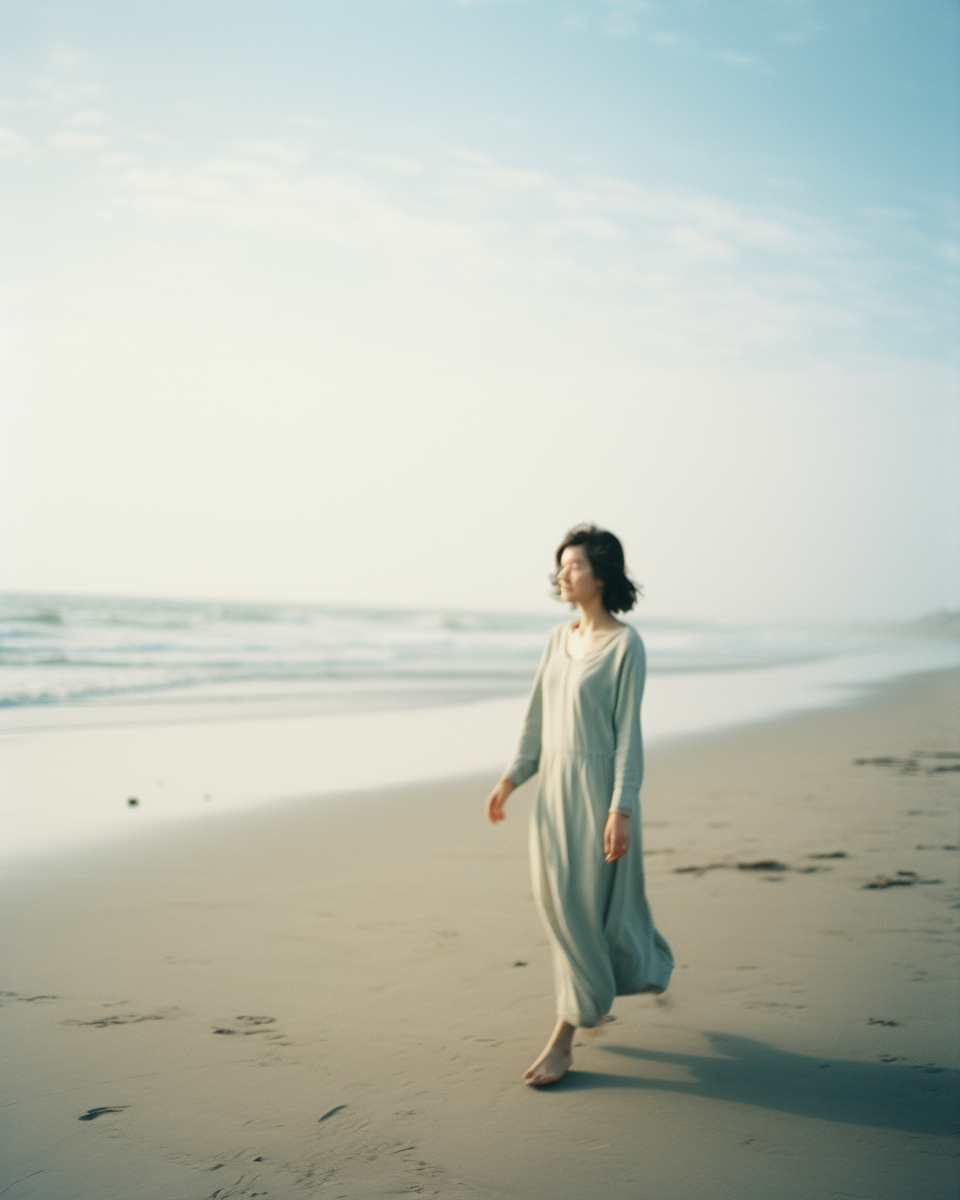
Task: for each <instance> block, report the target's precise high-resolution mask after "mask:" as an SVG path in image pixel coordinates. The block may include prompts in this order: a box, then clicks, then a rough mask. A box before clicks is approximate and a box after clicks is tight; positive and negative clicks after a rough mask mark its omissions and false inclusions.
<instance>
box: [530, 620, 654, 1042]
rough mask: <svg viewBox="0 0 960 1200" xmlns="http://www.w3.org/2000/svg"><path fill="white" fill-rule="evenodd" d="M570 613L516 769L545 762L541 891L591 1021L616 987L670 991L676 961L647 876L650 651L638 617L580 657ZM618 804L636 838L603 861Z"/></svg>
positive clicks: (534, 846)
mask: <svg viewBox="0 0 960 1200" xmlns="http://www.w3.org/2000/svg"><path fill="white" fill-rule="evenodd" d="M571 625H572V623H571V622H568V621H565V622H564V623H563V624H562V625H559V626H558V627H557V628H556V629H554V630H553V632H552V633H551V635H550V640H549V642H548V643H547V648H546V650H545V651H544V654H543V658H542V659H541V661H540V667H539V669H538V671H537V675H536V679H535V681H534V685H533V691H532V692H531V694H530V703H529V705H528V706H527V713H526V717H525V718H524V723H523V730H522V732H521V734H520V740H519V742H518V744H517V752H516V756H515V757H514V760H513V762H512V763H511V764H510V767H509V768H508V771H507V774H508V775H509V777H510V778H511V779H512V780H513V782H514V783H516V784H517V785H518V786H519V785H520V784H521V783H523V782H525V781H526V780H527V779H529V778H530V777H531V776H532V775H534V774H536V773H537V771H539V772H540V779H539V789H538V792H537V801H536V806H535V808H534V811H533V816H532V821H531V827H530V866H531V872H532V875H533V892H534V897H535V899H536V902H537V907H538V909H539V911H540V915H541V918H542V919H543V923H544V925H545V927H546V930H547V934H548V935H549V938H550V945H551V948H552V952H553V965H554V973H555V976H556V983H557V1013H558V1015H559V1016H560V1017H562V1018H563V1020H565V1021H569V1022H570V1024H571V1025H581V1026H590V1025H595V1024H596V1023H597V1021H598V1020H599V1019H600V1018H601V1017H603V1016H604V1015H605V1014H606V1013H608V1012H609V1011H610V1008H611V1006H612V1004H613V1000H614V997H615V996H629V995H634V994H635V993H637V992H662V991H663V990H664V989H665V988H666V986H667V984H668V982H669V980H670V973H671V971H672V970H673V956H672V955H671V953H670V947H669V946H668V945H667V943H666V941H664V939H663V937H662V936H661V935H660V934H659V933H658V932H657V930H656V929H655V928H654V925H653V919H652V918H651V915H650V908H649V906H648V904H647V899H646V896H645V894H644V886H643V845H642V838H641V830H640V783H641V780H642V778H643V744H642V741H641V737H640V701H641V699H642V696H643V682H644V674H645V655H644V649H643V642H642V641H641V640H640V635H639V634H638V633H637V632H636V630H635V629H633V628H632V627H631V626H629V625H626V626H624V627H623V629H621V630H618V631H617V632H616V633H614V634H612V635H611V636H610V638H609V639H608V640H607V641H606V642H604V644H603V645H602V646H600V647H599V648H598V649H596V650H594V651H592V652H591V653H589V654H587V655H585V656H584V657H583V658H580V659H575V658H572V657H571V656H570V654H569V653H568V650H567V634H568V631H569V630H570V629H571ZM611 809H625V810H627V811H628V812H629V813H630V849H629V850H628V851H627V853H626V854H625V855H624V856H623V858H621V859H618V860H617V861H616V862H614V863H606V862H604V854H603V831H604V826H605V825H606V821H607V814H608V813H609V811H610V810H611Z"/></svg>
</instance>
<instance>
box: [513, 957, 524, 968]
mask: <svg viewBox="0 0 960 1200" xmlns="http://www.w3.org/2000/svg"><path fill="white" fill-rule="evenodd" d="M513 965H514V966H515V967H525V966H526V965H527V964H526V963H525V962H524V961H523V959H522V958H518V959H517V961H516V962H515V963H514V964H513Z"/></svg>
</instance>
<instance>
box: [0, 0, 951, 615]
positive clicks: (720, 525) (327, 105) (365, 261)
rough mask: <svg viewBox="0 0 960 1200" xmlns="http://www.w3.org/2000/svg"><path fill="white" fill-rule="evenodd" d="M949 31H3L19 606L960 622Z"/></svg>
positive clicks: (859, 19) (7, 412)
mask: <svg viewBox="0 0 960 1200" xmlns="http://www.w3.org/2000/svg"><path fill="white" fill-rule="evenodd" d="M958 12H960V10H958V8H957V6H956V5H955V4H954V3H953V2H952V0H950V2H946V0H943V2H941V0H916V2H915V3H911V4H909V5H905V4H903V3H902V0H862V2H861V0H830V2H829V3H827V2H826V0H742V2H736V3H734V2H731V0H662V2H660V3H641V2H630V0H474V2H471V3H463V2H460V3H458V2H456V0H329V2H326V0H311V2H306V0H259V2H255V0H163V2H159V0H122V2H107V0H85V2H82V3H79V2H74V3H70V2H66V3H58V2H51V3H47V2H45V0H2V2H0V155H2V158H0V171H2V175H3V179H4V185H3V189H2V199H0V220H2V233H0V272H2V275H0V287H2V291H0V321H2V384H3V416H2V433H3V439H2V451H0V453H2V462H0V466H2V480H3V482H2V485H0V487H2V504H3V509H4V512H5V516H4V519H3V522H2V531H0V538H2V546H0V551H2V554H0V588H3V589H7V590H17V591H34V592H36V591H41V592H68V593H84V594H120V595H142V596H157V597H163V596H175V597H196V598H206V597H210V598H221V599H258V600H281V601H282V600H298V601H313V602H317V603H330V604H363V605H372V606H385V607H407V606H412V607H420V606H436V605H441V606H445V607H460V608H474V609H494V610H512V611H527V610H529V611H534V610H537V611H539V610H545V609H548V607H549V605H550V604H551V603H552V601H551V600H550V598H549V596H550V590H549V585H548V583H547V579H546V577H547V573H548V572H549V570H550V568H551V565H552V553H553V550H554V548H555V546H556V544H557V543H558V541H559V540H560V537H561V536H562V534H563V532H564V531H565V530H566V529H567V528H568V527H569V526H570V525H572V524H574V523H576V522H579V521H584V520H590V521H594V522H596V523H598V524H600V525H603V526H605V527H607V528H610V529H613V530H614V532H616V533H617V534H618V535H619V536H620V537H621V539H622V541H623V543H624V545H625V548H626V551H627V559H628V563H629V564H630V567H631V570H632V572H633V574H634V576H635V577H636V578H637V579H638V580H640V581H641V582H642V584H643V585H644V591H645V599H644V600H643V601H642V602H641V603H642V605H643V608H642V610H641V611H642V612H643V613H644V614H646V615H649V616H658V617H676V618H691V619H714V620H721V621H758V620H763V621H794V620H802V621H876V620H901V619H910V618H912V617H916V616H919V615H921V614H922V613H926V612H930V611H934V610H938V609H943V608H947V609H951V608H952V609H956V608H960V549H958V548H960V517H958V512H960V483H958V480H960V471H958V470H957V463H958V462H960V399H958V397H960V388H958V370H957V354H956V351H957V344H958V330H960V325H958V312H960V309H958V299H957V297H958V286H960V203H958V156H957V146H956V129H957V118H958V115H960V113H958V108H960V105H958V63H960V52H958V24H960V19H958Z"/></svg>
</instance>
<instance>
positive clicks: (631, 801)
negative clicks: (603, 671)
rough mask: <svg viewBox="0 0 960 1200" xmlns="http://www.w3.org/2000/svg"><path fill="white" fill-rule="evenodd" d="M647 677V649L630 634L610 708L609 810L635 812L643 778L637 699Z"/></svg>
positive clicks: (636, 813) (634, 814)
mask: <svg viewBox="0 0 960 1200" xmlns="http://www.w3.org/2000/svg"><path fill="white" fill-rule="evenodd" d="M645 678H646V653H645V651H644V648H643V642H642V641H641V640H640V638H639V636H637V637H631V638H630V640H629V642H628V644H627V649H626V653H625V654H624V656H623V658H622V660H621V662H620V671H619V677H618V679H617V698H616V703H615V706H614V712H613V728H614V737H615V750H614V774H613V797H612V799H611V800H610V811H611V812H613V811H614V810H616V809H620V810H622V811H623V812H627V813H631V814H632V815H633V816H637V815H638V813H639V803H640V784H641V783H642V782H643V740H642V738H641V736H640V701H641V700H642V699H643V684H644V679H645Z"/></svg>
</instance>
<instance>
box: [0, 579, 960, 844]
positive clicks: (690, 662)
mask: <svg viewBox="0 0 960 1200" xmlns="http://www.w3.org/2000/svg"><path fill="white" fill-rule="evenodd" d="M566 615H567V609H566V607H565V606H560V605H559V604H558V605H557V608H556V610H555V611H554V612H553V613H545V614H509V613H499V614H495V613H478V612H470V611H467V610H456V611H454V610H418V611H414V610H410V611H405V610H398V609H363V608H333V607H324V606H319V605H293V604H240V603H213V602H209V601H171V600H136V599H121V598H109V597H65V596H45V595H4V596H0V791H2V799H0V839H2V845H0V853H2V854H3V856H4V857H6V858H7V859H11V858H18V857H22V856H23V855H30V854H37V853H45V852H47V851H49V850H51V849H57V848H65V847H68V846H71V845H74V844H76V843H78V842H81V841H89V840H91V839H96V838H100V837H105V836H114V835H119V834H120V833H121V832H122V831H124V830H129V829H130V828H133V827H134V825H135V826H136V827H137V828H140V827H142V826H144V825H149V824H150V823H151V822H152V821H154V820H169V819H174V818H176V819H185V818H187V817H191V816H200V815H208V814H211V813H213V812H216V813H222V812H226V811H233V810H236V809H238V808H249V807H252V806H257V805H264V804H270V803H276V802H280V801H283V800H286V799H290V798H293V797H311V796H323V795H329V794H331V793H334V792H350V791H357V790H361V789H364V788H370V787H379V786H389V785H394V784H403V783H411V782H416V781H418V780H425V779H436V778H444V777H453V776H457V775H468V774H479V773H487V772H495V771H497V770H498V769H500V768H501V767H503V766H504V765H505V763H506V762H507V760H508V759H509V757H510V754H511V750H512V746H513V741H514V739H515V736H516V732H517V729H518V726H519V722H520V719H521V716H522V712H523V707H524V703H525V696H526V693H527V691H528V689H529V686H530V683H531V680H532V678H533V675H534V672H535V670H536V666H537V662H538V660H539V657H540V654H541V651H542V649H543V645H544V643H545V640H546V637H547V634H548V632H549V630H550V629H551V628H552V626H553V625H554V624H556V623H557V622H558V621H559V620H562V619H564V617H565V616H566ZM631 619H632V620H633V621H634V623H635V625H636V627H637V629H638V630H639V631H640V633H641V635H642V636H643V639H644V643H645V645H646V648H647V659H648V679H647V688H646V692H645V696H644V709H643V720H644V738H645V741H646V742H647V743H648V744H652V743H656V742H657V741H662V740H663V739H665V738H671V737H678V736H683V735H688V734H695V733H698V732H702V731H706V730H711V729H719V728H723V727H725V726H732V725H738V724H744V723H749V722H755V721H762V720H767V719H770V718H773V717H776V716H780V715H784V714H787V713H790V712H796V711H801V710H804V709H811V708H827V707H832V706H836V705H842V704H846V703H850V702H852V701H854V700H855V699H856V698H857V696H859V695H861V694H862V693H863V692H864V690H865V689H867V688H869V687H871V686H873V685H875V684H877V683H880V682H882V681H884V680H886V679H892V678H895V677H897V676H900V675H907V674H911V673H916V672H921V671H931V670H939V669H944V668H947V667H952V666H956V665H960V640H958V639H956V638H949V637H942V636H940V637H938V636H930V635H929V634H927V633H925V632H923V631H922V627H921V628H918V629H916V630H910V629H899V630H886V631H885V630H881V629H874V630H870V629H850V628H840V627H837V628H828V627H824V626H818V627H812V626H802V625H774V624H770V625H749V626H747V625H744V626H730V625H721V624H715V623H708V622H685V621H666V620H645V619H644V618H643V617H642V615H641V616H638V617H636V618H631ZM131 799H135V800H136V801H137V804H136V805H135V806H130V805H129V801H130V800H131ZM132 812H135V813H136V816H135V817H132V816H131V813H132Z"/></svg>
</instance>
